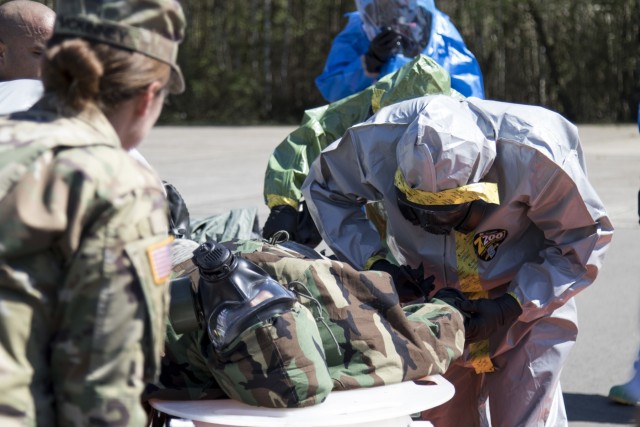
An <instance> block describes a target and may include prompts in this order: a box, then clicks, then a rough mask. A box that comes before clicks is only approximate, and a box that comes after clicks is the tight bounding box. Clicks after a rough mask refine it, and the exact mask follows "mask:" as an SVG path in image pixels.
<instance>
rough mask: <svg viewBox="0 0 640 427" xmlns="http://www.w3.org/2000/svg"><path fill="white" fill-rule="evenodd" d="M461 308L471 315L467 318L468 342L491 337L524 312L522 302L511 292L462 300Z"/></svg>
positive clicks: (466, 331) (466, 335) (466, 332)
mask: <svg viewBox="0 0 640 427" xmlns="http://www.w3.org/2000/svg"><path fill="white" fill-rule="evenodd" d="M460 309H461V310H462V311H464V312H466V313H468V314H469V315H470V316H469V318H468V319H467V320H465V338H466V341H467V342H476V341H482V340H483V339H486V338H489V336H490V335H491V334H493V333H494V332H495V331H497V330H498V329H499V328H501V327H504V326H509V325H511V324H512V323H513V322H515V320H516V319H517V318H518V316H520V314H522V307H520V303H519V302H518V301H517V300H516V299H515V298H514V297H512V296H511V295H509V294H504V295H501V296H499V297H498V298H496V299H487V298H480V299H476V300H466V301H461V302H460Z"/></svg>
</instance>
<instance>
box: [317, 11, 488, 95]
mask: <svg viewBox="0 0 640 427" xmlns="http://www.w3.org/2000/svg"><path fill="white" fill-rule="evenodd" d="M360 3H361V4H362V6H361V7H359V8H361V9H363V10H364V8H365V7H366V6H367V5H368V4H369V3H375V2H374V1H371V0H368V1H360V2H359V4H360ZM409 3H411V7H412V8H414V9H415V8H416V7H420V8H423V10H426V11H428V13H429V14H430V18H431V21H430V23H431V25H430V28H429V29H428V30H429V35H428V40H427V41H426V45H424V47H423V48H422V49H421V52H420V53H421V54H422V55H426V56H429V57H431V58H433V59H434V60H435V61H436V62H437V63H438V64H440V65H441V66H442V67H443V68H444V69H445V70H446V71H447V72H448V73H449V74H451V87H452V88H453V89H455V90H456V91H458V92H460V93H461V94H462V95H464V96H476V97H478V98H484V83H483V80H482V72H481V71H480V66H479V65H478V61H477V60H476V58H475V56H474V55H473V53H471V51H469V49H467V47H466V45H465V43H464V41H463V40H462V36H461V35H460V33H459V32H458V30H457V29H456V27H455V26H454V25H453V23H452V22H451V20H450V19H449V17H448V16H447V15H446V14H444V13H442V12H441V11H439V10H438V9H436V7H435V5H434V3H433V0H417V1H416V0H414V1H412V2H409ZM347 17H348V19H349V21H348V22H347V25H346V26H345V28H344V29H343V30H342V31H341V32H340V33H339V34H338V35H337V36H336V37H335V39H334V41H333V44H332V46H331V50H330V51H329V56H328V57H327V61H326V63H325V67H324V70H323V71H322V74H320V75H319V76H318V77H316V80H315V82H316V86H317V87H318V89H319V90H320V92H321V93H322V96H323V97H324V98H325V99H326V100H327V101H329V102H334V101H337V100H339V99H342V98H344V97H346V96H349V95H352V94H354V93H356V92H359V91H361V90H363V89H364V88H366V87H368V86H370V85H372V84H374V83H375V82H376V80H377V79H378V78H380V77H382V76H384V75H387V74H389V73H392V72H393V71H395V70H397V69H399V68H400V67H402V66H403V65H404V64H406V63H407V62H409V61H410V60H411V59H412V58H411V57H410V56H405V55H404V54H403V53H397V54H395V55H393V56H392V57H391V58H390V59H389V60H388V61H387V62H386V63H385V64H384V65H383V66H382V69H381V70H380V73H379V75H377V76H375V77H373V76H371V75H368V74H367V73H366V72H365V70H364V68H363V60H362V56H363V55H364V54H365V53H366V52H367V49H368V48H369V44H370V40H371V38H372V37H373V36H374V35H375V34H376V33H377V32H379V31H380V28H373V27H372V23H371V21H372V20H370V19H363V13H362V12H360V11H356V12H351V13H348V14H347ZM365 18H366V17H365ZM424 42H425V41H424V40H423V41H422V43H424Z"/></svg>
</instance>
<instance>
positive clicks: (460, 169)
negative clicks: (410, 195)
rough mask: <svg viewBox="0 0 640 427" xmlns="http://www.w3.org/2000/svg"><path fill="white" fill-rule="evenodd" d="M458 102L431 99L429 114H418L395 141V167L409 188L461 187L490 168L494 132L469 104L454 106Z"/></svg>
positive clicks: (473, 181)
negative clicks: (481, 122) (477, 118)
mask: <svg viewBox="0 0 640 427" xmlns="http://www.w3.org/2000/svg"><path fill="white" fill-rule="evenodd" d="M459 104H460V102H459V101H457V100H455V99H453V98H448V97H438V98H436V99H434V100H433V101H432V102H431V104H430V107H429V109H430V114H429V115H420V116H418V117H417V119H416V121H415V123H414V125H413V126H410V127H409V128H408V129H407V132H406V133H405V134H404V135H403V136H402V138H401V139H400V140H399V141H398V145H397V148H396V156H397V159H398V168H399V169H400V171H401V172H402V175H403V176H404V178H405V180H406V181H407V183H408V184H409V185H410V186H411V187H412V188H416V189H419V190H423V191H429V192H438V191H442V190H448V189H452V188H457V187H461V186H463V185H466V184H471V183H476V182H480V181H481V180H482V178H483V177H484V176H485V175H486V173H487V172H488V170H489V169H490V168H491V165H492V164H493V160H494V159H495V157H496V143H495V140H494V139H493V138H494V132H493V130H492V129H489V130H488V135H487V134H486V133H485V131H483V130H482V129H481V128H480V127H479V126H478V125H477V124H476V121H475V116H474V115H473V113H472V112H471V111H470V110H469V109H468V108H463V109H460V110H458V109H457V108H456V107H458V106H459ZM452 107H454V108H452ZM469 123H473V124H474V125H472V126H470V125H469ZM489 138H491V139H489Z"/></svg>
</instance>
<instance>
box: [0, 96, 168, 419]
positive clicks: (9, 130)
mask: <svg viewBox="0 0 640 427" xmlns="http://www.w3.org/2000/svg"><path fill="white" fill-rule="evenodd" d="M57 106H58V104H57V102H56V100H55V99H54V98H47V99H44V100H42V101H40V102H39V103H38V104H36V105H35V106H34V107H33V108H32V109H31V110H29V111H26V112H21V113H16V114H14V115H12V116H9V118H8V119H7V118H5V119H0V236H2V237H1V239H0V408H5V409H3V410H0V425H5V422H7V423H8V424H9V425H13V424H11V422H9V418H11V417H17V418H18V419H21V422H23V423H24V424H25V425H36V424H37V425H50V424H52V423H53V424H56V425H121V426H125V425H127V426H128V425H143V424H144V423H145V413H144V411H143V409H142V407H141V405H140V403H139V396H140V393H141V392H142V388H143V384H144V383H145V382H147V381H153V380H154V379H155V378H156V376H157V373H158V371H159V358H160V352H161V350H162V345H163V337H164V328H165V325H164V319H165V317H166V311H167V309H168V292H167V290H168V286H166V279H168V276H169V273H170V258H169V256H168V253H169V248H170V245H169V241H167V215H166V206H165V200H164V195H163V191H162V188H161V187H160V184H159V179H158V178H157V176H156V175H155V173H154V172H153V171H151V170H150V169H147V168H145V167H143V166H141V165H140V164H139V163H138V162H137V161H136V160H134V159H133V158H131V156H129V155H128V154H127V152H126V151H124V150H123V149H122V148H121V146H120V140H119V138H118V136H117V134H116V132H115V131H114V129H113V127H112V126H111V124H110V123H109V122H108V120H107V119H106V117H105V116H104V115H103V114H102V113H101V112H100V111H99V110H98V109H97V108H95V107H94V108H90V109H88V110H87V111H85V112H83V113H80V114H78V115H72V116H69V117H65V116H61V115H60V114H59V112H58V110H57ZM36 407H37V411H36V409H35V408H36ZM6 408H10V409H6ZM4 417H9V418H4Z"/></svg>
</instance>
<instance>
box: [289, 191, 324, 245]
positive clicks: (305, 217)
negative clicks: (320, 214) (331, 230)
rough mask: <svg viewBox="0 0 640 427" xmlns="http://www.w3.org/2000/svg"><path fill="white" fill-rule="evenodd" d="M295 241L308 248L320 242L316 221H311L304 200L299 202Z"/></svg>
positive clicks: (320, 237)
mask: <svg viewBox="0 0 640 427" xmlns="http://www.w3.org/2000/svg"><path fill="white" fill-rule="evenodd" d="M295 241H296V242H298V243H301V244H303V245H306V246H309V247H310V248H315V247H316V246H318V245H319V244H320V242H322V236H321V235H320V231H318V227H317V226H316V223H315V222H313V218H312V217H311V213H310V212H309V208H308V207H307V203H306V202H305V201H304V200H303V201H301V202H300V213H299V214H298V227H297V229H296V240H295Z"/></svg>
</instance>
